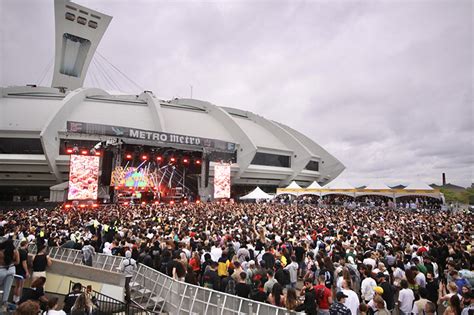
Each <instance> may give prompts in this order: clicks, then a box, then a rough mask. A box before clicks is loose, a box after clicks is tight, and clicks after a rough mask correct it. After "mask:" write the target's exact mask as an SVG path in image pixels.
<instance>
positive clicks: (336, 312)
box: [329, 292, 352, 315]
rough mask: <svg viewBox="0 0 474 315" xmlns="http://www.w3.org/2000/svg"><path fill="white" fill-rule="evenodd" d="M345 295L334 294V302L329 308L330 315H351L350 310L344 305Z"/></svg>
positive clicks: (341, 293) (340, 293)
mask: <svg viewBox="0 0 474 315" xmlns="http://www.w3.org/2000/svg"><path fill="white" fill-rule="evenodd" d="M346 298H347V295H345V294H344V293H343V292H337V293H336V301H335V302H334V303H333V304H332V305H331V307H330V308H329V314H330V315H351V314H352V313H351V310H350V309H349V308H348V307H347V306H345V305H344V302H345V301H346Z"/></svg>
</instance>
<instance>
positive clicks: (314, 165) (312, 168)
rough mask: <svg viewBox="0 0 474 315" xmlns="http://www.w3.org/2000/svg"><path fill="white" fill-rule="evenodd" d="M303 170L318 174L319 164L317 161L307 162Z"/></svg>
mask: <svg viewBox="0 0 474 315" xmlns="http://www.w3.org/2000/svg"><path fill="white" fill-rule="evenodd" d="M304 169H305V170H308V171H315V172H319V162H318V161H309V162H308V164H306V166H305V168H304Z"/></svg>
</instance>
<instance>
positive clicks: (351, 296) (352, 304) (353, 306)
mask: <svg viewBox="0 0 474 315" xmlns="http://www.w3.org/2000/svg"><path fill="white" fill-rule="evenodd" d="M341 292H342V293H344V294H345V295H347V298H346V299H345V302H344V305H345V306H347V308H349V309H350V310H351V314H352V315H357V311H358V310H359V305H360V303H359V297H358V296H357V293H355V292H354V291H353V290H352V289H351V282H350V280H348V279H344V280H342V290H341Z"/></svg>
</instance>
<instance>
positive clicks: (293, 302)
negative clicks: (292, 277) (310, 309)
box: [285, 288, 316, 311]
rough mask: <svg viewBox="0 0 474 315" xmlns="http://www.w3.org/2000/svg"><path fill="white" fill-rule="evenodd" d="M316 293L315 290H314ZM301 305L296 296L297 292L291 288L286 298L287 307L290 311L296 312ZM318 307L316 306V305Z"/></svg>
mask: <svg viewBox="0 0 474 315" xmlns="http://www.w3.org/2000/svg"><path fill="white" fill-rule="evenodd" d="M313 291H314V289H313ZM299 305H300V303H299V300H298V296H297V295H296V290H295V289H294V288H289V289H288V290H287V291H286V298H285V307H286V309H287V310H289V311H295V310H296V309H297V308H298V306H299ZM315 306H316V304H315Z"/></svg>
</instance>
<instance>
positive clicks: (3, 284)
mask: <svg viewBox="0 0 474 315" xmlns="http://www.w3.org/2000/svg"><path fill="white" fill-rule="evenodd" d="M19 262H20V255H19V253H18V251H17V250H16V249H15V246H14V244H13V240H11V239H7V240H6V241H3V242H2V243H0V289H1V290H2V291H3V296H2V305H1V306H0V311H2V312H6V310H7V307H8V305H7V302H8V298H9V296H10V290H11V288H12V285H13V280H14V277H15V265H17V264H19Z"/></svg>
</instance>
